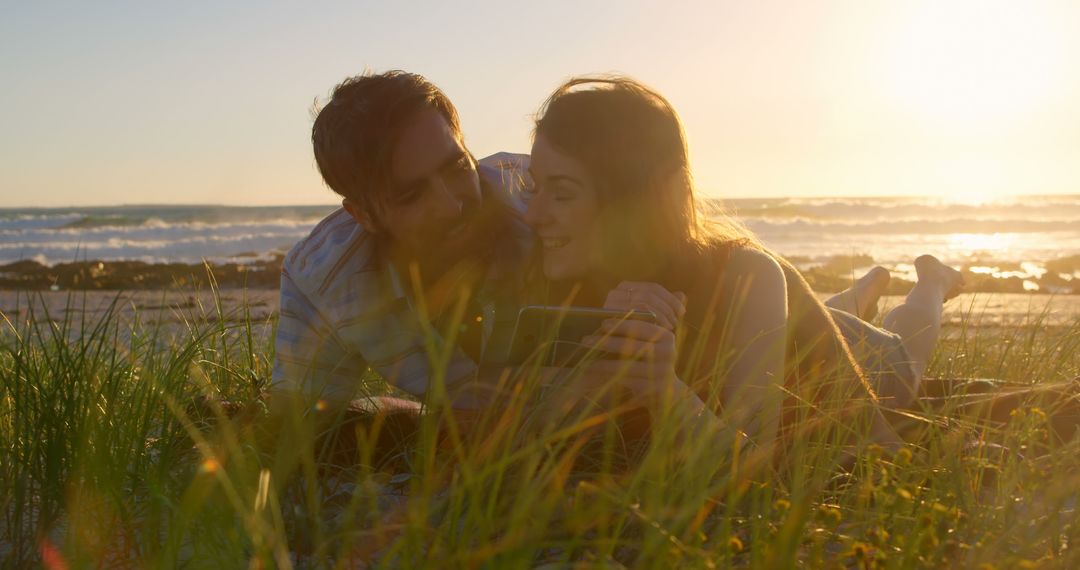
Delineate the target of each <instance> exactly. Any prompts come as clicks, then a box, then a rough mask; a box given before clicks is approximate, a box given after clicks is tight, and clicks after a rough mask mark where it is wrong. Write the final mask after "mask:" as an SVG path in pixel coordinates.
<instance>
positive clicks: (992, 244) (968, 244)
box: [948, 234, 1016, 255]
mask: <svg viewBox="0 0 1080 570" xmlns="http://www.w3.org/2000/svg"><path fill="white" fill-rule="evenodd" d="M1015 239H1016V238H1015V236H1013V235H1010V234H952V235H950V236H949V238H948V243H949V249H950V250H953V251H957V252H964V253H965V254H966V255H972V254H974V253H977V252H982V251H985V252H1004V251H1007V250H1008V249H1009V247H1010V246H1011V245H1012V244H1013V242H1014V241H1015Z"/></svg>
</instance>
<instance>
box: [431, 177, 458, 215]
mask: <svg viewBox="0 0 1080 570" xmlns="http://www.w3.org/2000/svg"><path fill="white" fill-rule="evenodd" d="M431 193H432V195H433V197H434V201H435V204H434V206H435V208H436V210H437V211H438V212H439V214H440V215H441V216H444V217H447V218H456V217H458V216H460V215H461V207H462V203H463V201H462V199H461V196H458V195H457V193H455V192H454V189H453V188H451V187H450V185H449V184H447V183H446V181H445V180H443V179H442V177H441V176H436V177H434V178H433V179H432V181H431Z"/></svg>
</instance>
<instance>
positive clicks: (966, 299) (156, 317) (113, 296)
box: [0, 287, 1080, 336]
mask: <svg viewBox="0 0 1080 570" xmlns="http://www.w3.org/2000/svg"><path fill="white" fill-rule="evenodd" d="M818 296H819V298H822V299H824V298H826V297H828V296H829V294H828V293H819V294H818ZM903 298H904V297H903V296H902V295H887V296H884V297H882V299H881V302H880V303H879V305H878V306H879V309H880V311H879V315H884V314H885V313H887V312H888V311H889V309H890V308H892V307H895V306H896V305H898V304H899V303H901V302H902V301H903ZM279 300H280V299H279V295H278V289H277V288H276V287H275V288H248V289H239V288H235V289H228V288H224V289H218V290H216V291H215V290H213V289H210V288H203V289H195V288H188V289H176V288H172V289H156V290H153V289H143V290H129V291H112V290H94V291H89V290H83V291H27V290H20V291H15V290H0V321H3V320H5V319H7V320H9V321H11V322H12V323H19V322H23V321H25V320H26V319H27V317H30V316H33V317H35V318H36V317H40V316H43V315H44V314H45V313H46V312H47V313H48V314H49V316H50V317H51V318H52V319H53V320H57V321H59V320H62V319H67V318H69V317H73V318H80V317H81V318H82V319H89V322H94V321H95V319H97V318H100V317H102V316H104V315H106V314H107V313H108V312H109V311H110V310H111V311H113V312H114V313H115V314H116V315H118V316H119V317H120V318H121V319H122V320H124V321H126V322H134V321H135V320H136V319H138V320H139V321H141V322H143V323H147V324H152V323H164V324H169V325H183V324H184V323H185V322H188V321H191V319H192V317H193V316H198V317H200V318H204V319H206V320H209V321H215V322H216V321H218V320H220V321H223V322H225V323H231V324H242V323H244V322H245V321H246V320H247V319H250V322H251V323H252V325H254V326H258V327H260V328H261V327H263V326H266V325H270V324H272V323H273V322H274V320H275V319H276V318H277V312H278V302H279ZM114 303H115V306H114ZM218 303H220V310H221V318H220V319H219V317H218ZM110 307H112V308H110ZM880 320H881V316H879V317H878V318H877V320H876V321H875V323H876V324H879V325H880ZM942 325H943V326H944V327H945V328H947V329H952V330H958V329H962V328H979V329H986V328H996V327H1018V326H1019V327H1023V326H1036V327H1039V328H1061V327H1076V326H1080V295H1058V296H1054V295H1032V294H1024V293H962V294H960V295H959V296H958V297H956V298H955V299H953V300H951V301H949V302H948V303H946V304H945V310H944V313H943V315H942ZM4 328H6V327H4ZM0 336H2V335H0Z"/></svg>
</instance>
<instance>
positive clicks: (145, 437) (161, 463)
mask: <svg viewBox="0 0 1080 570" xmlns="http://www.w3.org/2000/svg"><path fill="white" fill-rule="evenodd" d="M118 302H119V301H117V303H118ZM86 303H87V298H86V297H80V296H79V295H78V294H73V295H72V296H71V297H69V300H68V309H79V308H80V307H81V306H82V305H85V304H86ZM20 304H21V306H20V307H19V309H20V310H19V312H18V313H17V314H16V315H11V316H5V317H4V319H3V331H2V332H0V566H3V567H38V566H42V565H44V566H46V567H51V568H106V567H107V568H115V567H120V568H123V567H139V568H142V567H155V568H172V567H184V568H189V567H195V568H201V567H208V568H236V567H249V568H265V567H281V568H286V567H332V568H354V567H366V566H368V565H370V566H379V565H385V566H391V567H398V566H404V567H434V568H447V567H470V568H471V567H498V568H535V567H549V568H559V567H570V566H574V567H620V566H628V567H658V568H669V567H689V568H724V567H757V568H776V567H808V568H817V567H829V566H836V567H856V568H869V567H883V568H912V567H928V568H938V567H943V566H954V567H969V568H974V567H979V565H981V564H985V565H987V567H995V568H1013V567H1017V568H1026V567H1060V568H1068V567H1076V566H1077V565H1078V564H1080V554H1078V553H1077V550H1076V549H1075V548H1073V547H1072V546H1073V544H1075V543H1076V540H1077V539H1078V538H1080V525H1078V524H1077V523H1078V522H1080V521H1078V520H1077V515H1076V512H1075V503H1076V499H1077V493H1078V490H1080V454H1078V453H1077V451H1078V449H1077V445H1078V444H1077V442H1076V441H1073V440H1069V441H1053V437H1052V434H1051V433H1050V432H1051V430H1050V428H1051V420H1052V419H1053V418H1054V417H1055V413H1056V412H1057V410H1056V409H1055V407H1056V406H1057V405H1058V404H1059V403H1060V402H1059V401H1057V400H1055V399H1054V398H1047V397H1043V398H1042V399H1041V400H1038V401H1035V400H1032V401H1031V402H1026V403H1025V404H1024V405H1021V406H1019V407H1018V408H1017V409H1016V411H1015V412H1014V413H1013V417H1012V419H1011V421H1010V422H1009V423H1008V424H1007V425H1005V426H1002V425H999V424H994V423H990V422H988V421H987V420H986V419H985V417H983V416H982V415H980V414H977V413H968V412H964V411H961V410H958V409H955V408H948V407H947V408H946V409H945V410H942V411H940V412H935V413H931V412H927V413H926V414H925V415H924V417H923V419H924V420H925V424H924V425H925V426H927V427H926V428H925V431H926V432H927V433H926V435H924V436H923V437H922V438H920V439H919V441H918V443H916V444H911V445H908V446H907V447H904V448H902V449H900V450H898V451H896V452H894V453H893V452H888V451H886V450H884V449H882V448H880V447H877V446H874V445H867V444H866V443H867V442H866V441H865V437H861V438H860V440H861V441H859V442H858V443H861V445H856V446H854V447H853V446H850V445H840V444H839V441H840V440H839V439H838V436H837V435H836V433H838V432H839V431H841V430H842V429H853V430H856V431H859V429H860V428H858V427H857V426H855V427H852V426H845V425H837V426H835V427H836V428H837V429H836V430H832V431H831V432H829V434H827V435H823V436H821V437H808V438H804V439H802V440H800V441H799V442H798V444H797V445H795V446H794V447H793V448H792V450H790V452H789V453H788V455H787V456H786V458H785V462H784V465H777V466H776V467H775V468H771V467H770V468H767V469H764V470H761V469H759V470H749V469H747V468H746V465H745V464H744V463H742V462H745V461H747V460H748V459H747V458H753V457H754V455H753V454H752V453H750V454H745V453H743V454H740V453H739V452H738V450H736V449H735V446H734V444H733V443H732V442H729V441H726V440H722V439H717V438H707V437H704V436H700V437H698V436H690V437H687V436H686V435H685V434H683V435H680V434H679V433H678V432H677V430H676V429H674V428H673V426H674V425H675V424H676V423H677V422H676V421H675V420H676V419H677V418H666V419H665V420H661V421H660V422H658V425H657V426H656V427H655V434H656V435H655V436H654V438H653V439H652V441H651V442H650V444H649V445H648V446H647V447H645V448H644V449H642V450H640V455H639V456H638V457H637V459H636V460H635V462H634V467H633V468H632V469H627V468H622V467H620V466H619V464H620V461H621V458H620V456H619V455H620V454H619V452H618V451H617V450H618V449H619V447H620V446H619V445H618V444H619V441H618V433H617V432H616V431H615V430H614V429H613V428H612V426H611V423H610V422H607V421H606V418H605V416H604V414H602V413H599V412H597V411H596V410H595V409H593V410H589V409H575V410H572V411H570V412H566V414H564V416H562V417H561V419H560V420H559V421H550V418H547V417H542V416H540V415H539V414H537V413H536V412H535V407H533V406H530V405H528V403H529V402H534V401H535V394H531V393H530V390H531V388H530V386H531V383H530V382H528V381H523V382H521V383H520V384H519V386H520V387H521V388H520V391H519V393H518V394H519V396H520V397H518V398H515V399H512V400H510V401H508V403H507V405H506V406H505V407H502V408H499V409H498V410H493V411H492V412H490V413H488V414H486V415H485V417H483V418H481V419H480V420H479V422H480V424H481V426H482V427H481V428H480V429H479V430H478V431H477V432H474V433H480V434H483V437H464V436H460V437H456V438H455V437H453V436H451V437H450V438H449V439H445V438H443V439H440V438H439V437H438V435H437V432H438V430H437V429H436V428H437V427H438V426H439V425H440V422H441V421H442V415H443V414H441V413H440V411H442V410H443V409H444V408H445V406H444V405H443V404H442V403H440V402H438V401H435V402H433V403H432V404H431V409H432V411H433V413H431V414H430V415H428V416H426V417H425V419H424V421H423V425H422V429H421V433H420V436H419V437H418V438H417V439H416V441H415V442H414V443H413V445H412V446H411V447H410V448H409V449H407V450H406V451H404V452H403V453H402V455H401V456H400V457H398V458H396V459H397V462H396V464H398V465H401V464H405V465H407V468H406V469H397V470H389V469H387V468H385V466H380V465H373V464H372V462H371V461H360V462H354V463H352V464H350V465H344V466H341V465H338V466H335V465H333V464H331V463H329V462H328V461H327V460H326V457H327V455H326V452H327V450H326V449H325V447H324V446H322V445H320V443H319V441H320V440H318V439H317V438H315V437H314V436H313V433H314V431H313V430H314V429H315V428H316V425H315V424H313V423H312V422H311V421H310V419H311V417H317V416H319V415H320V413H321V412H319V411H318V410H317V409H316V410H308V411H306V412H305V414H304V415H303V417H300V416H297V417H293V418H288V419H286V420H285V424H286V426H285V432H286V433H287V434H288V441H289V443H288V444H279V445H269V446H268V445H266V444H265V443H261V441H262V440H261V439H260V436H259V431H258V429H257V428H255V427H253V426H256V425H259V423H260V422H259V421H258V418H262V417H263V415H264V413H265V412H264V411H263V410H261V409H260V408H259V406H258V405H253V406H252V409H253V411H251V412H250V413H248V414H247V415H246V417H247V418H248V419H233V420H230V419H228V418H227V417H226V413H225V411H224V410H223V409H221V408H220V407H218V406H215V405H210V406H199V405H195V404H196V403H197V402H202V401H206V400H208V399H209V400H210V401H233V402H258V401H259V400H258V396H259V394H261V393H262V392H263V391H264V390H265V388H266V386H267V384H268V382H269V379H270V375H271V365H272V361H273V325H274V323H273V322H253V321H252V319H251V317H250V314H248V313H246V311H245V309H244V308H243V307H240V308H233V309H229V308H227V307H224V306H222V304H221V303H217V304H214V305H210V306H195V307H193V308H189V309H183V310H179V311H178V313H177V316H178V318H179V319H180V320H181V321H182V323H183V324H182V325H181V326H175V325H168V324H162V322H163V320H162V319H155V318H154V317H155V315H152V314H139V313H136V314H135V316H134V317H131V318H129V317H125V316H122V314H121V313H122V311H120V308H121V307H119V306H118V305H116V304H115V303H114V306H113V307H111V309H110V310H108V311H105V312H104V313H103V314H102V315H101V316H100V317H95V318H92V319H89V320H87V319H81V318H79V317H77V315H78V314H79V312H78V311H75V310H68V311H65V312H64V313H63V314H49V313H48V311H47V310H46V309H45V305H44V303H41V302H40V299H36V298H35V297H33V295H29V294H28V295H26V296H25V297H23V298H22V299H21V301H20ZM1044 318H1045V315H1044V314H1043V315H1040V314H1033V315H1031V316H1030V317H1029V319H1028V321H1027V322H1024V323H1019V324H1016V325H1009V326H1005V327H980V326H978V324H979V319H980V315H979V313H978V311H977V308H975V307H973V309H972V311H971V312H970V314H969V315H968V316H967V318H965V320H964V324H963V325H962V326H961V327H960V329H959V330H958V331H951V332H952V333H953V334H950V335H948V340H946V341H944V342H942V343H941V346H940V348H939V350H938V352H937V355H936V358H935V360H934V361H933V362H932V364H931V370H930V374H931V375H943V376H949V377H961V378H987V377H988V378H999V379H1003V380H1007V381H1011V382H1016V383H1020V384H1040V383H1042V384H1046V383H1051V382H1060V381H1064V380H1068V379H1071V378H1074V377H1076V376H1077V375H1080V322H1078V321H1074V322H1073V323H1072V324H1071V325H1069V326H1065V327H1047V326H1044V325H1043V322H1042V321H1043V320H1044ZM365 386H366V387H367V389H368V390H369V391H370V392H371V393H373V394H374V393H380V392H384V391H385V390H386V388H385V386H383V385H382V384H380V383H379V381H378V380H377V379H374V378H369V379H366V384H365ZM1059 399H1060V398H1059ZM252 417H254V418H257V419H256V420H255V421H252V420H251V418H252ZM329 421H333V420H332V419H331V420H329ZM324 423H325V422H324ZM586 435H588V436H589V437H586ZM282 441H285V440H282ZM845 441H846V443H850V442H849V441H847V440H845ZM361 447H362V448H361V450H360V453H361V454H364V453H370V449H364V448H363V446H361ZM852 450H855V453H856V457H855V459H854V460H851V459H850V454H851V453H852ZM841 465H846V467H845V468H841Z"/></svg>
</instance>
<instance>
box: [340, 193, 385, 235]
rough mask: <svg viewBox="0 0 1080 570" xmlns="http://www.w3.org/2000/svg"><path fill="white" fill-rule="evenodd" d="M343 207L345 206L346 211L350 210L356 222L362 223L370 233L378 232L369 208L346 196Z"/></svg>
mask: <svg viewBox="0 0 1080 570" xmlns="http://www.w3.org/2000/svg"><path fill="white" fill-rule="evenodd" d="M341 207H342V208H345V211H346V212H348V213H349V215H350V216H352V218H353V219H354V220H356V223H358V224H360V227H362V228H364V231H365V232H368V233H370V234H374V233H376V232H377V230H376V228H375V223H374V221H373V220H372V219H371V216H370V215H368V213H367V210H365V209H364V208H362V207H360V204H357V203H356V202H353V201H352V200H350V199H348V198H345V199H343V200H342V201H341Z"/></svg>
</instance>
